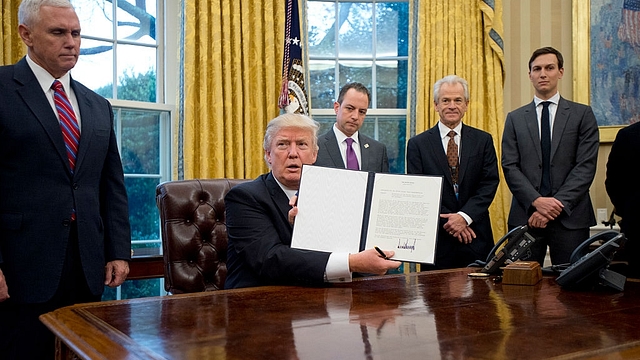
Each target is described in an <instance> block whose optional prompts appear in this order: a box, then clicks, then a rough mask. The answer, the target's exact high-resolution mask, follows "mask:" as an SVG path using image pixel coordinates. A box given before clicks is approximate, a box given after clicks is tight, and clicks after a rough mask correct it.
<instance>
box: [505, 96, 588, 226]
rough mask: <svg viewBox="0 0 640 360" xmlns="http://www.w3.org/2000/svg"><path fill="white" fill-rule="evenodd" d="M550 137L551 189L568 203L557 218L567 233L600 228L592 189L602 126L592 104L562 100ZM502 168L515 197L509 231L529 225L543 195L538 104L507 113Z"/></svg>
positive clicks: (512, 202)
mask: <svg viewBox="0 0 640 360" xmlns="http://www.w3.org/2000/svg"><path fill="white" fill-rule="evenodd" d="M552 134H553V135H552V137H551V191H552V194H553V197H554V198H556V199H558V200H560V201H561V202H562V203H563V204H564V209H563V211H562V213H561V214H560V215H559V216H558V218H557V220H558V221H559V222H560V223H561V224H562V225H563V226H564V227H566V228H568V229H584V228H588V227H589V226H593V225H595V224H596V218H595V215H594V213H593V206H592V204H591V198H590V196H589V187H590V186H591V183H592V182H593V178H594V177H595V174H596V163H597V160H598V145H599V141H598V134H599V132H598V123H597V122H596V118H595V116H594V115H593V111H592V110H591V107H590V106H587V105H583V104H578V103H575V102H572V101H568V100H565V99H564V98H562V97H561V98H560V100H559V102H558V109H557V110H556V116H555V120H554V124H553V129H552ZM502 169H503V171H504V178H505V181H506V182H507V185H509V189H510V190H511V193H512V194H513V197H512V200H511V210H510V211H509V227H515V226H519V225H523V224H526V223H527V221H528V220H529V217H530V216H531V214H532V213H533V210H534V209H533V207H532V205H531V204H532V203H533V201H534V200H535V199H536V198H538V197H539V196H540V193H539V192H538V191H539V189H540V182H541V181H542V151H541V149H540V133H539V126H538V117H537V114H536V107H535V104H534V102H533V101H532V102H530V103H529V104H527V105H525V106H523V107H521V108H518V109H516V110H514V111H512V112H510V113H509V114H508V115H507V120H506V122H505V125H504V133H503V136H502Z"/></svg>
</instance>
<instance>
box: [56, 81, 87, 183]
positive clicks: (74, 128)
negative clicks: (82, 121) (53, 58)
mask: <svg viewBox="0 0 640 360" xmlns="http://www.w3.org/2000/svg"><path fill="white" fill-rule="evenodd" d="M51 88H52V89H53V96H54V102H55V105H56V110H57V111H58V117H59V118H60V129H62V137H63V138H64V144H65V146H66V147H67V157H68V158H69V166H70V167H71V172H73V170H74V169H75V167H76V154H77V153H78V142H79V141H80V127H79V126H78V120H77V119H76V114H75V113H74V112H73V107H72V106H71V103H70V102H69V98H67V94H65V92H64V88H63V87H62V83H61V82H60V81H58V80H55V81H54V82H53V85H51Z"/></svg>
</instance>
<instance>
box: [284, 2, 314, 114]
mask: <svg viewBox="0 0 640 360" xmlns="http://www.w3.org/2000/svg"><path fill="white" fill-rule="evenodd" d="M285 10H286V20H285V42H284V56H283V59H282V88H281V91H280V97H279V99H278V100H279V101H278V103H279V106H280V109H284V111H286V112H288V113H296V114H304V115H308V114H309V102H308V100H307V91H306V89H305V83H304V73H305V71H304V64H303V62H302V37H301V36H300V33H301V32H300V12H299V10H298V0H287V1H286V9H285Z"/></svg>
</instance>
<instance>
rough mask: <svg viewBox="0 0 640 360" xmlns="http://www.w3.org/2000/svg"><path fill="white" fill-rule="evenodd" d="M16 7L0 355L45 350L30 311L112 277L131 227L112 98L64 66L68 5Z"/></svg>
mask: <svg viewBox="0 0 640 360" xmlns="http://www.w3.org/2000/svg"><path fill="white" fill-rule="evenodd" d="M18 18H19V27H18V32H19V34H20V37H21V38H22V40H23V42H24V43H25V44H26V45H27V48H28V53H27V56H26V57H24V58H23V59H22V60H20V61H19V62H18V63H16V64H15V65H11V66H4V67H0V153H1V154H2V155H0V194H1V195H0V358H7V359H17V358H20V359H47V358H53V354H54V341H53V334H51V332H49V331H48V329H47V328H46V327H45V326H44V325H43V324H42V323H40V321H39V320H38V316H39V315H41V314H43V313H45V312H49V311H52V310H55V309H57V308H59V307H63V306H66V305H71V304H74V303H79V302H88V301H99V300H100V297H101V294H102V291H103V289H104V286H105V285H108V286H112V287H114V286H118V285H120V284H121V283H122V282H123V281H124V280H125V278H126V276H127V274H128V272H129V265H128V261H129V260H130V257H131V236H130V227H129V218H128V206H127V194H126V191H125V186H124V177H123V170H122V164H121V161H120V156H119V154H118V148H117V144H116V138H115V133H114V129H113V125H114V124H113V112H112V110H111V106H110V105H109V103H108V102H107V101H106V100H105V99H104V98H102V97H100V96H98V95H97V94H95V93H93V92H92V91H91V90H89V89H87V88H86V87H84V86H83V85H81V84H80V83H78V82H76V81H74V80H73V79H71V76H70V74H69V70H71V69H72V68H73V67H74V66H75V64H76V62H77V60H78V54H79V52H80V22H79V20H78V17H77V15H76V13H75V10H74V9H73V7H72V6H71V4H70V3H68V2H67V1H64V0H23V1H22V3H21V4H20V9H19V13H18ZM54 80H55V81H54ZM59 84H61V85H59ZM63 134H64V135H63ZM78 138H79V139H78Z"/></svg>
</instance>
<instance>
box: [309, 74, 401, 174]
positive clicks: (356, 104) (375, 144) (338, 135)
mask: <svg viewBox="0 0 640 360" xmlns="http://www.w3.org/2000/svg"><path fill="white" fill-rule="evenodd" d="M370 102H371V96H370V94H369V89H367V87H366V86H364V85H362V84H360V83H355V82H354V83H349V84H346V85H344V86H343V87H342V89H340V94H339V95H338V100H337V101H336V102H334V103H333V109H334V110H335V112H336V122H335V124H333V127H332V128H331V130H329V131H327V132H326V133H324V134H322V135H320V137H319V138H318V147H319V149H318V158H317V160H316V162H315V165H318V166H326V167H333V168H341V169H354V170H362V171H374V172H389V157H388V156H387V147H386V146H385V145H384V144H383V143H381V142H379V141H376V140H374V139H372V138H370V137H368V136H366V135H363V134H361V133H360V132H359V130H360V128H361V127H362V125H363V124H364V118H365V117H366V116H367V109H368V108H369V103H370ZM350 139H352V140H350ZM351 141H352V143H351V144H349V142H351ZM349 146H351V148H352V149H353V151H354V155H355V160H354V161H353V163H351V161H350V159H349V155H348V152H349V151H350V149H349Z"/></svg>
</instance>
